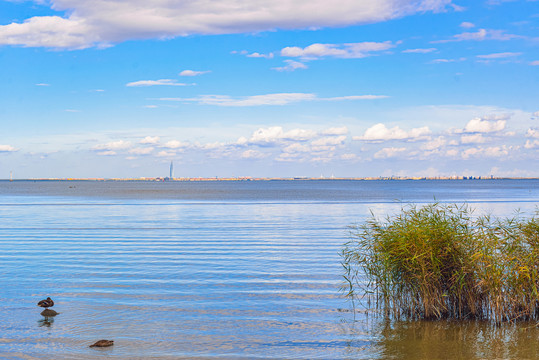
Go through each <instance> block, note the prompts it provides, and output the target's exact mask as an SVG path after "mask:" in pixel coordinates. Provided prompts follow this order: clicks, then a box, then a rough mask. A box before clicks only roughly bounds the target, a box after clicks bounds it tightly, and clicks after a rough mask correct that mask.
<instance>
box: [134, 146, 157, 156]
mask: <svg viewBox="0 0 539 360" xmlns="http://www.w3.org/2000/svg"><path fill="white" fill-rule="evenodd" d="M153 150H154V149H153V147H147V148H134V149H131V150H129V153H130V154H133V155H149V154H151V153H152V152H153Z"/></svg>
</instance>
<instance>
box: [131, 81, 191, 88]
mask: <svg viewBox="0 0 539 360" xmlns="http://www.w3.org/2000/svg"><path fill="white" fill-rule="evenodd" d="M187 85H188V84H184V83H179V82H178V81H177V80H173V79H160V80H139V81H133V82H130V83H127V84H126V85H125V86H129V87H132V86H187Z"/></svg>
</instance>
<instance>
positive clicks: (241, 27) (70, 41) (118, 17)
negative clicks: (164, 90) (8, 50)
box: [0, 0, 455, 49]
mask: <svg viewBox="0 0 539 360" xmlns="http://www.w3.org/2000/svg"><path fill="white" fill-rule="evenodd" d="M45 4H49V6H50V7H51V8H52V9H53V10H55V11H57V12H64V13H65V14H66V15H65V17H61V16H36V17H32V18H29V19H26V20H25V21H24V22H22V23H11V24H8V25H2V26H0V44H7V45H21V46H38V47H42V46H43V47H51V48H69V49H83V48H87V47H91V46H102V47H104V46H110V44H113V43H118V42H121V41H125V40H130V39H151V38H154V39H167V38H174V37H177V36H187V35H193V34H232V33H245V32H259V31H268V30H274V29H305V28H318V27H334V26H335V27H336V26H339V27H341V26H347V25H354V24H364V23H373V22H379V21H387V20H389V19H394V18H400V17H403V16H407V15H411V14H415V13H421V12H427V11H432V12H439V11H445V10H447V9H449V8H450V7H452V6H453V7H455V6H454V5H453V4H452V1H451V0H401V1H395V0H379V1H371V0H356V1H347V0H336V1H332V2H328V1H326V0H282V1H270V0H256V1H249V2H241V4H240V5H238V2H237V1H234V0H208V1H140V0H109V1H86V0H50V1H47V2H46V3H44V5H45Z"/></svg>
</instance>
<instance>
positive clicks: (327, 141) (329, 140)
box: [311, 135, 346, 146]
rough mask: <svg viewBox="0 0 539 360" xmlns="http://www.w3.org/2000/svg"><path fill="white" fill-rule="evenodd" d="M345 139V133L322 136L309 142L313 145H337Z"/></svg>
mask: <svg viewBox="0 0 539 360" xmlns="http://www.w3.org/2000/svg"><path fill="white" fill-rule="evenodd" d="M345 140H346V135H341V136H332V137H323V138H320V139H316V140H314V141H313V142H311V144H312V145H313V146H337V145H342V144H344V141H345Z"/></svg>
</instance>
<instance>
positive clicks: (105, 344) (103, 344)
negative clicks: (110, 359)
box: [90, 340, 114, 347]
mask: <svg viewBox="0 0 539 360" xmlns="http://www.w3.org/2000/svg"><path fill="white" fill-rule="evenodd" d="M112 345H114V340H98V341H96V342H95V343H94V344H92V345H90V347H108V346H112Z"/></svg>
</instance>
